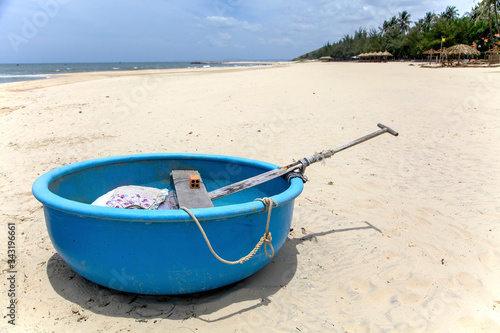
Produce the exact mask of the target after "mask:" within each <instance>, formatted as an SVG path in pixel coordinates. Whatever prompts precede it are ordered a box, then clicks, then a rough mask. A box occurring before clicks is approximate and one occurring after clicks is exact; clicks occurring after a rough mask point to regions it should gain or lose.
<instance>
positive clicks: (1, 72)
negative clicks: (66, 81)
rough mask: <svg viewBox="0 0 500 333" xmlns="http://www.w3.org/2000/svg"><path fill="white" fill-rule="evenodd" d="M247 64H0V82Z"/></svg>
mask: <svg viewBox="0 0 500 333" xmlns="http://www.w3.org/2000/svg"><path fill="white" fill-rule="evenodd" d="M247 65H249V64H225V63H212V62H211V63H191V62H117V63H60V64H56V63H52V64H0V84H1V83H7V82H16V81H29V80H41V79H50V78H53V77H54V76H56V75H57V74H63V73H80V72H106V71H133V70H145V69H170V68H207V67H228V66H247Z"/></svg>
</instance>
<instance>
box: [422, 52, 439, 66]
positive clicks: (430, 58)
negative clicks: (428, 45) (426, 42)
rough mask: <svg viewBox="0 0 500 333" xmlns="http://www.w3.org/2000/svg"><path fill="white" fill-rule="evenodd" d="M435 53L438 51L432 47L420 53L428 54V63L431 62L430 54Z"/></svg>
mask: <svg viewBox="0 0 500 333" xmlns="http://www.w3.org/2000/svg"><path fill="white" fill-rule="evenodd" d="M436 53H439V52H438V51H436V50H434V49H430V50H427V51H425V52H422V54H428V55H429V57H428V58H429V64H430V63H431V62H432V56H433V55H434V54H436Z"/></svg>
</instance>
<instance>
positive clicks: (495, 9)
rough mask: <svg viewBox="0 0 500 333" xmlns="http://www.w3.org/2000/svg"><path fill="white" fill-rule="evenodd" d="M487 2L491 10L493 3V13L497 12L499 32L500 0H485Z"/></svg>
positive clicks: (499, 28)
mask: <svg viewBox="0 0 500 333" xmlns="http://www.w3.org/2000/svg"><path fill="white" fill-rule="evenodd" d="M485 2H486V4H487V5H489V7H490V10H491V7H492V5H493V13H494V14H495V21H496V23H497V33H499V31H500V25H499V24H498V6H499V5H498V4H497V3H498V2H499V1H498V0H485Z"/></svg>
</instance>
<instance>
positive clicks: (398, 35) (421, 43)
mask: <svg viewBox="0 0 500 333" xmlns="http://www.w3.org/2000/svg"><path fill="white" fill-rule="evenodd" d="M499 9H500V0H483V1H481V2H480V3H479V4H477V5H476V6H475V7H474V8H473V9H472V10H471V11H470V12H469V13H465V14H464V15H463V16H462V17H460V16H459V13H458V10H457V9H456V7H454V6H448V7H446V9H445V10H444V11H443V12H442V13H440V14H435V13H433V12H432V13H431V12H429V13H427V14H426V15H425V17H424V18H421V19H418V20H416V21H411V18H412V17H411V14H410V13H408V12H407V11H403V12H401V13H399V14H398V16H393V17H392V18H390V19H389V20H386V21H384V23H383V24H382V26H381V27H379V28H378V29H370V30H367V29H365V28H362V27H361V28H359V29H358V30H357V31H355V32H354V35H353V36H350V35H344V37H343V38H342V39H341V40H340V41H338V42H337V43H334V44H330V42H328V43H327V44H326V45H325V46H323V47H321V48H319V49H317V50H315V51H312V52H309V53H307V54H304V55H302V56H300V57H298V58H296V59H294V60H301V59H319V58H320V57H323V56H330V57H332V58H333V59H334V60H349V59H351V58H352V57H353V56H357V55H358V54H360V53H366V52H376V51H385V50H387V51H389V52H390V53H392V54H393V55H394V57H395V58H396V59H411V58H415V57H421V56H422V53H423V52H424V51H426V50H429V49H431V48H433V49H435V50H438V49H440V48H441V42H442V38H444V39H445V40H444V42H443V47H450V46H453V45H456V44H467V45H473V44H476V45H477V47H478V50H479V51H482V52H484V51H487V50H488V49H490V48H492V47H493V45H494V43H498V41H499V38H498V36H499V34H500V25H499V19H498V17H499V16H500V14H499Z"/></svg>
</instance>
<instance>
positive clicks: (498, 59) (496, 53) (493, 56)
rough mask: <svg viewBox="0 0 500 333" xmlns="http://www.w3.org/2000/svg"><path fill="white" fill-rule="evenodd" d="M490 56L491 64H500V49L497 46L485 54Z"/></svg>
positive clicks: (489, 61)
mask: <svg viewBox="0 0 500 333" xmlns="http://www.w3.org/2000/svg"><path fill="white" fill-rule="evenodd" d="M485 53H486V54H488V63H489V64H490V65H491V64H500V47H499V46H497V45H495V46H494V47H493V48H491V49H489V50H488V51H486V52H485Z"/></svg>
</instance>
